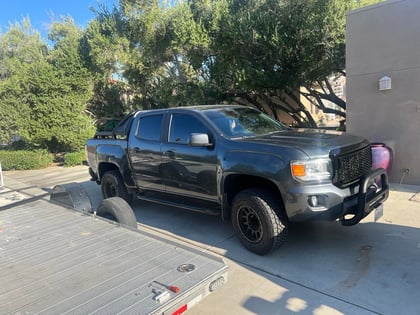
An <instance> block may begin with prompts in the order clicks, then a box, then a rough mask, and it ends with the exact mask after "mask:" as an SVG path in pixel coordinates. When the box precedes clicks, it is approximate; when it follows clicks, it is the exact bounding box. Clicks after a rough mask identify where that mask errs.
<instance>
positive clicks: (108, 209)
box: [95, 197, 137, 229]
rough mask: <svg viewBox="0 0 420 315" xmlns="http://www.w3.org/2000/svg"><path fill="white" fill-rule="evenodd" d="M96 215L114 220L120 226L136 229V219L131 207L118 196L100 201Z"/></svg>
mask: <svg viewBox="0 0 420 315" xmlns="http://www.w3.org/2000/svg"><path fill="white" fill-rule="evenodd" d="M95 213H96V215H97V216H100V217H104V218H106V219H109V220H112V221H116V222H118V223H120V224H121V225H122V226H125V227H129V228H133V229H137V220H136V216H135V215H134V211H133V209H132V208H131V207H130V205H129V204H128V203H127V201H125V200H124V199H122V198H120V197H112V198H107V199H104V200H102V201H101V203H100V204H99V206H98V209H96V212H95Z"/></svg>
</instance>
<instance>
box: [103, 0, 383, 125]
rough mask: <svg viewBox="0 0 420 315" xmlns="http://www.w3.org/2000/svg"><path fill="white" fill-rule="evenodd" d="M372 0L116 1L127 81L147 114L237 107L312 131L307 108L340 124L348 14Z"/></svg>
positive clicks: (373, 1) (311, 120)
mask: <svg viewBox="0 0 420 315" xmlns="http://www.w3.org/2000/svg"><path fill="white" fill-rule="evenodd" d="M378 1H379V0H364V1H347V0H310V1H308V0H245V1H244V0H189V1H175V2H171V3H170V4H169V5H168V3H167V2H165V1H158V0H148V1H136V0H120V2H119V4H120V6H119V10H118V12H119V15H118V17H119V18H120V23H119V24H124V28H120V29H119V30H123V33H119V36H120V37H125V38H126V39H127V40H128V43H129V45H128V50H127V51H128V53H129V58H128V59H127V60H126V61H125V62H124V66H125V69H124V75H125V77H126V78H127V80H128V84H129V85H130V86H131V88H132V90H133V91H135V95H137V96H138V99H139V100H140V102H139V104H137V105H141V106H143V107H147V108H149V107H165V106H179V105H188V104H191V103H204V102H218V103H219V102H235V103H240V104H249V105H254V106H256V107H258V108H260V109H262V110H263V111H265V112H268V113H270V114H271V115H273V116H275V117H276V118H277V119H281V118H282V117H284V115H289V116H290V117H291V118H292V119H293V120H295V121H296V122H298V123H299V124H301V125H306V126H314V125H315V122H314V120H313V119H312V117H311V116H310V114H309V113H308V112H307V110H306V108H305V106H304V104H303V100H306V101H309V102H311V103H313V104H314V105H315V106H317V107H318V108H319V109H321V110H322V111H324V112H331V113H336V114H339V115H345V114H344V111H343V110H345V101H343V100H342V99H340V98H339V97H338V96H337V95H336V94H335V93H334V89H333V87H332V86H331V83H330V82H331V78H332V76H337V75H345V71H344V67H345V59H344V58H345V12H346V11H348V10H349V9H353V8H356V7H358V6H361V5H366V4H370V3H375V2H378ZM99 16H101V17H102V18H103V17H104V15H103V14H101V13H100V14H99ZM117 24H118V23H117ZM326 101H328V102H332V103H334V104H336V105H337V106H338V107H339V108H341V109H333V108H329V107H327V106H326V105H325V102H326Z"/></svg>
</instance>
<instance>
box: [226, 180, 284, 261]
mask: <svg viewBox="0 0 420 315" xmlns="http://www.w3.org/2000/svg"><path fill="white" fill-rule="evenodd" d="M231 219H232V225H233V229H234V231H235V234H236V236H237V237H238V238H239V240H240V241H241V243H242V244H243V245H244V246H245V247H246V248H247V249H248V250H250V251H251V252H253V253H255V254H258V255H266V254H268V253H270V252H272V251H273V250H275V249H276V248H278V247H280V246H281V245H282V244H283V243H284V242H285V240H286V237H287V229H288V221H287V217H286V215H285V213H284V210H283V204H282V201H281V200H278V199H277V198H273V197H272V196H271V195H270V194H269V193H268V192H266V191H264V190H262V189H258V188H252V189H246V190H243V191H241V192H239V193H238V194H237V195H236V196H235V198H234V199H233V202H232V216H231Z"/></svg>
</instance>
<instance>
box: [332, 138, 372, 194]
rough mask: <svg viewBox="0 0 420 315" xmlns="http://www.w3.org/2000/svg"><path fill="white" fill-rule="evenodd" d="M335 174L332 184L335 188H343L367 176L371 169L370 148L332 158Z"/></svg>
mask: <svg viewBox="0 0 420 315" xmlns="http://www.w3.org/2000/svg"><path fill="white" fill-rule="evenodd" d="M333 161H334V164H335V167H334V169H335V174H334V178H333V182H334V184H335V185H336V186H339V187H345V186H349V185H351V184H352V183H354V182H355V181H357V180H358V179H359V178H361V177H362V176H364V175H366V174H368V173H369V172H370V170H371V168H372V152H371V149H370V146H367V147H365V148H363V149H361V150H358V151H353V152H350V153H346V154H339V155H336V156H335V157H333Z"/></svg>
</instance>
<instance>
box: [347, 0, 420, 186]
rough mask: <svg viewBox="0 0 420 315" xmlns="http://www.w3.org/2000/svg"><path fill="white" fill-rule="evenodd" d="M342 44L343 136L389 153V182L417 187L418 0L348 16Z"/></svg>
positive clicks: (419, 102) (419, 156)
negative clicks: (384, 84)
mask: <svg viewBox="0 0 420 315" xmlns="http://www.w3.org/2000/svg"><path fill="white" fill-rule="evenodd" d="M346 45H347V47H346V71H347V87H346V88H347V131H348V132H351V133H354V134H358V135H361V136H364V137H366V138H368V139H369V140H370V141H372V142H384V143H386V144H387V145H388V146H390V147H391V148H392V149H393V151H394V163H393V170H392V173H391V176H390V180H391V181H392V182H397V183H399V182H400V181H401V180H402V181H403V183H404V184H415V185H420V0H390V1H386V2H383V3H380V4H377V5H373V6H369V7H366V8H362V9H358V10H354V11H351V12H349V13H348V14H347V39H346ZM384 76H389V77H390V78H391V79H392V89H391V90H387V91H380V90H379V79H380V78H382V77H384ZM404 169H409V173H408V175H406V176H404Z"/></svg>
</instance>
